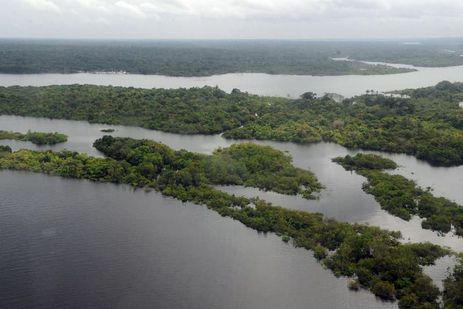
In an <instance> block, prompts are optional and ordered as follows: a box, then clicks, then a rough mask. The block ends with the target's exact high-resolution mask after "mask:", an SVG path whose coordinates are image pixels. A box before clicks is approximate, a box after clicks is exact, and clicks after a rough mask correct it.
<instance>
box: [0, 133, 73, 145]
mask: <svg viewBox="0 0 463 309" xmlns="http://www.w3.org/2000/svg"><path fill="white" fill-rule="evenodd" d="M2 139H11V140H17V141H25V142H26V141H27V142H31V143H33V144H36V145H39V146H42V145H56V144H59V143H64V142H66V141H67V140H68V137H67V135H65V134H62V133H58V132H54V133H45V132H31V131H28V132H27V133H26V134H23V133H19V132H12V131H0V140H2Z"/></svg>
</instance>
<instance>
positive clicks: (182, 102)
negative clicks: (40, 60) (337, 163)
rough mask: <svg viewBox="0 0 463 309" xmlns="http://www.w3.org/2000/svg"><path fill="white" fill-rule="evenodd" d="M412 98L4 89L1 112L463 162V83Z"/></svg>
mask: <svg viewBox="0 0 463 309" xmlns="http://www.w3.org/2000/svg"><path fill="white" fill-rule="evenodd" d="M405 93H406V94H408V95H409V96H410V97H409V98H408V97H392V96H385V95H381V94H376V93H373V92H371V93H370V92H369V93H368V94H366V95H362V96H358V97H354V98H350V99H345V100H344V101H343V102H341V103H337V102H335V101H334V100H332V99H331V98H329V97H328V96H324V97H321V98H317V97H316V96H315V94H313V93H311V92H307V93H305V94H303V95H302V96H301V97H300V98H299V99H287V98H278V97H262V96H256V95H250V94H247V93H243V92H241V91H239V90H238V89H235V90H233V91H232V92H231V93H226V92H224V91H222V90H220V89H218V88H216V87H203V88H191V89H136V88H124V87H110V86H91V85H70V86H46V87H18V86H15V87H0V114H4V115H20V116H33V117H49V118H57V119H71V120H86V121H89V122H98V123H107V124H122V125H133V126H140V127H144V128H148V129H156V130H161V131H166V132H174V133H184V134H198V133H200V134H217V133H223V136H224V137H225V138H234V139H261V140H276V141H289V142H295V143H313V142H320V141H325V142H335V143H338V144H340V145H343V146H345V147H347V148H353V149H356V148H362V149H369V150H379V151H387V152H396V153H406V154H410V155H413V156H415V157H417V158H419V159H422V160H425V161H427V162H429V163H431V164H433V165H437V166H455V165H461V164H463V108H461V107H459V102H460V100H461V98H462V96H463V84H461V83H449V82H441V83H439V84H437V85H436V86H435V87H430V88H424V89H417V90H413V91H406V92H404V94H405Z"/></svg>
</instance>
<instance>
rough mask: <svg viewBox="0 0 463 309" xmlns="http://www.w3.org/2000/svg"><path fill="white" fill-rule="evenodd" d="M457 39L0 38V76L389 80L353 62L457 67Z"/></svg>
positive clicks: (462, 48) (460, 61)
mask: <svg viewBox="0 0 463 309" xmlns="http://www.w3.org/2000/svg"><path fill="white" fill-rule="evenodd" d="M462 54H463V41H462V40H456V39H455V40H430V41H424V42H423V43H422V44H410V43H407V42H340V41H338V42H315V41H253V40H249V41H245V40H241V41H83V40H0V72H1V73H16V74H23V73H24V74H25V73H76V72H99V71H102V72H114V71H117V72H120V71H124V72H128V73H137V74H161V75H169V76H209V75H214V74H225V73H246V72H253V73H268V74H297V75H303V74H308V75H344V74H363V75H369V74H391V73H401V72H406V71H409V70H408V69H403V68H400V69H398V68H393V67H391V66H384V65H370V64H365V63H362V62H358V61H335V60H333V59H332V58H343V57H349V58H350V59H356V60H362V61H378V62H389V63H404V64H412V65H416V66H431V67H432V66H453V65H463V57H461V56H460V55H462Z"/></svg>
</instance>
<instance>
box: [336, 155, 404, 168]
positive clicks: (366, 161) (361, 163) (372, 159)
mask: <svg viewBox="0 0 463 309" xmlns="http://www.w3.org/2000/svg"><path fill="white" fill-rule="evenodd" d="M333 161H334V162H336V163H338V164H340V165H342V167H344V168H345V169H346V170H348V171H353V170H362V169H369V170H387V169H396V168H397V164H396V163H395V162H394V161H392V160H390V159H387V158H383V157H381V156H378V155H375V154H364V153H359V154H356V155H355V157H352V156H350V155H347V156H345V157H337V158H334V159H333Z"/></svg>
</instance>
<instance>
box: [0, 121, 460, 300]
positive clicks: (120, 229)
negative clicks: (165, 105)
mask: <svg viewBox="0 0 463 309" xmlns="http://www.w3.org/2000/svg"><path fill="white" fill-rule="evenodd" d="M103 128H113V129H115V132H114V133H112V134H113V135H115V136H130V137H134V138H149V139H153V140H157V141H161V142H163V143H165V144H167V145H169V146H171V147H173V148H175V149H182V148H183V149H187V150H191V151H196V152H201V153H211V152H212V151H213V150H214V149H216V148H217V147H226V146H228V145H230V144H232V143H234V142H236V141H230V140H225V139H223V138H222V137H221V136H220V135H211V136H207V135H192V136H191V135H181V134H171V133H163V132H159V131H152V130H146V129H142V128H136V127H127V126H110V125H101V124H89V123H87V122H82V121H67V120H50V119H43V118H31V117H16V116H0V130H14V131H20V132H25V131H27V130H28V129H30V130H33V131H45V132H52V131H59V132H63V133H65V134H67V135H69V140H68V142H66V143H63V144H59V145H55V146H46V147H39V146H35V145H33V144H32V143H29V142H13V141H2V142H1V144H8V145H11V146H12V147H13V148H14V149H20V148H30V149H53V150H60V149H64V148H66V149H69V150H75V151H79V152H86V153H88V154H90V155H96V156H99V155H100V154H99V153H98V151H97V150H95V149H94V148H93V147H92V146H91V144H92V142H93V141H94V140H95V139H96V138H98V137H101V136H103V135H104V134H105V133H102V132H101V131H100V130H101V129H103ZM258 143H260V144H266V145H271V146H273V147H276V148H278V149H281V150H284V151H288V152H289V153H290V154H291V155H292V156H293V159H294V164H295V165H297V166H299V167H302V168H308V169H310V170H312V171H313V172H314V173H315V174H316V176H317V177H318V178H319V179H320V181H321V182H322V183H323V184H324V185H325V186H326V189H325V190H324V191H323V192H322V194H321V197H320V199H319V200H315V201H307V200H304V199H302V198H300V197H297V196H285V195H281V194H275V193H270V192H262V191H259V190H256V189H251V188H243V187H222V189H223V190H225V191H228V192H233V193H236V194H243V195H248V196H256V195H259V196H262V197H264V198H266V199H267V200H269V201H271V202H274V203H276V204H278V205H282V206H284V207H288V208H293V209H302V210H307V211H317V212H321V213H323V214H325V215H326V216H328V217H332V218H336V219H338V220H342V221H348V222H360V223H368V224H371V225H377V226H380V227H382V228H387V229H391V230H399V231H401V232H402V234H403V235H404V241H432V242H434V243H438V244H441V245H446V246H449V247H451V248H453V249H456V250H459V251H463V239H462V238H458V237H455V236H451V235H449V236H446V237H441V236H438V235H437V234H436V233H434V232H432V231H429V230H423V229H422V228H421V227H420V221H419V220H418V219H414V220H412V221H411V222H406V221H403V220H401V219H399V218H396V217H394V216H391V215H389V214H388V213H386V212H385V211H383V210H381V208H380V207H379V205H378V204H377V203H376V202H375V200H374V198H373V197H372V196H370V195H368V194H365V193H364V192H363V191H362V189H361V188H362V183H363V182H364V179H363V178H362V177H361V176H358V175H356V174H354V173H351V172H347V171H345V170H344V169H343V168H342V167H340V166H339V165H337V164H334V163H332V162H331V158H333V157H335V156H339V155H345V154H348V153H349V154H353V153H355V151H351V150H348V149H346V148H344V147H342V146H339V145H336V144H331V143H318V144H313V145H296V144H293V143H279V142H269V141H260V142H258ZM382 154H383V155H385V156H387V157H390V158H392V159H394V160H395V161H396V162H398V163H399V164H400V166H401V167H400V168H399V170H398V173H400V174H403V175H405V176H407V177H411V178H413V179H415V180H416V181H417V182H418V183H419V184H420V185H422V186H428V185H429V186H432V187H433V188H434V190H435V194H436V195H441V196H445V197H448V198H450V199H452V200H455V201H457V202H459V203H463V193H462V192H461V190H459V189H458V188H461V186H462V185H463V178H462V177H463V176H462V175H463V169H462V167H453V168H437V167H432V166H430V165H429V164H427V163H425V162H422V161H419V160H416V159H415V158H414V157H411V156H407V155H398V154H386V153H382ZM412 172H413V174H412ZM0 182H1V185H0V205H1V206H2V208H3V209H2V212H1V215H0V226H4V229H3V230H4V234H3V235H2V240H3V243H4V245H5V246H4V248H5V249H4V250H3V251H2V253H0V256H2V257H1V259H3V260H4V261H5V262H4V264H3V265H4V266H3V267H5V268H4V270H3V272H2V273H4V272H5V270H6V273H7V274H8V273H9V271H8V269H15V270H16V269H20V270H21V271H23V272H25V273H24V274H23V276H26V274H27V276H34V278H35V280H37V281H36V282H35V281H34V282H35V283H36V286H33V287H31V289H32V290H18V289H16V288H14V291H15V293H13V292H12V291H9V292H8V293H9V294H10V295H13V296H11V303H9V304H14V302H18V304H20V305H24V303H21V301H31V302H33V303H34V304H35V302H36V301H37V302H44V303H45V304H46V303H47V301H48V302H49V304H55V305H59V307H66V299H69V300H68V301H69V302H70V304H82V305H84V304H83V303H82V302H83V301H94V302H96V303H97V304H98V306H96V307H100V308H101V307H105V306H106V305H108V308H109V307H112V308H114V307H116V308H117V307H118V305H120V307H125V305H126V304H128V302H129V301H130V302H135V304H136V305H137V306H136V307H139V308H143V307H145V306H146V307H149V306H154V307H157V308H187V307H189V308H195V307H196V305H197V306H198V307H199V306H200V304H201V305H204V306H203V308H214V307H221V308H234V307H236V306H238V305H239V306H240V307H242V308H281V307H283V306H284V307H285V308H301V307H304V306H307V304H313V306H314V308H383V307H392V308H395V307H396V304H391V303H383V302H380V301H377V300H375V298H374V297H372V296H371V295H370V294H365V293H364V292H362V293H353V292H349V291H348V290H347V288H346V282H345V280H344V279H336V278H334V277H333V276H332V275H331V274H330V273H329V271H327V270H324V269H323V268H322V267H321V266H320V265H319V264H318V263H316V261H315V260H314V259H313V258H312V257H311V255H310V254H308V253H307V252H306V251H304V250H300V249H295V248H292V247H291V246H288V245H286V244H284V243H283V242H281V240H279V239H278V238H277V237H275V236H273V235H267V236H264V235H261V234H258V233H256V232H254V231H252V230H250V229H247V228H245V227H244V226H242V225H241V224H240V223H237V222H234V221H232V220H229V219H226V218H222V217H220V216H218V215H216V214H214V213H213V212H211V211H209V210H207V209H205V208H202V207H198V206H195V205H191V204H182V203H180V202H178V201H176V200H172V199H166V198H163V197H162V196H161V195H160V194H158V193H155V192H150V193H145V192H143V191H141V190H138V191H135V192H133V191H132V190H130V189H129V188H127V187H126V186H117V185H112V184H94V183H90V182H88V181H75V180H68V179H61V178H58V177H49V176H45V175H35V174H30V173H18V172H9V171H3V172H1V173H0ZM25 193H27V194H25ZM29 225H30V226H29ZM224 248H227V249H224ZM203 263H204V264H203ZM198 264H199V265H198ZM448 265H449V261H448V259H445V260H443V261H442V263H440V264H438V265H437V266H436V267H431V268H429V270H428V273H429V274H430V275H432V276H433V277H434V278H442V277H444V276H445V272H446V267H447V266H448ZM238 269H239V270H238ZM50 270H53V272H52V274H54V276H55V277H53V276H51V275H49V276H46V275H44V274H45V273H46V272H48V271H50ZM71 270H72V271H71ZM73 272H76V273H77V274H73ZM229 272H231V273H229ZM295 273H297V275H294V274H295ZM67 276H69V278H68V277H67ZM80 276H82V277H83V278H88V280H90V278H92V279H91V280H96V282H94V283H92V284H89V282H87V281H85V280H84V279H82V278H81V277H80ZM95 276H96V279H94V278H95ZM282 276H283V278H281V277H282ZM10 277H11V278H10V279H9V280H12V283H9V284H8V286H9V287H10V286H12V287H16V285H15V284H20V283H21V282H22V281H27V280H29V279H28V278H26V277H20V278H19V279H18V281H15V280H14V278H16V276H13V273H11V274H10ZM7 278H9V276H7ZM313 278H317V279H316V280H314V279H313ZM26 279H27V280H26ZM182 280H186V282H182V283H180V282H181V281H182ZM50 285H51V286H50ZM75 286H79V287H81V289H80V290H79V291H78V292H76V291H74V290H73V289H72V287H75ZM124 288H128V289H129V290H128V291H125V292H124V291H122V290H123V289H124ZM302 290H304V291H302ZM149 291H151V293H152V294H150V293H149ZM206 291H207V292H206ZM32 292H33V295H36V297H35V296H34V297H32V298H30V299H29V298H27V297H26V296H27V295H29V294H30V293H32ZM34 293H35V294H34ZM70 293H76V294H75V295H74V294H72V295H71V294H70ZM106 293H107V294H106ZM131 293H134V295H132V294H131ZM110 295H120V296H121V297H122V298H123V299H111V298H110ZM258 295H260V296H258ZM136 296H137V297H136ZM232 296H233V297H232ZM0 297H1V296H0ZM126 298H127V299H126ZM8 299H9V298H8ZM50 299H51V300H50ZM232 299H233V300H232ZM37 304H41V303H37ZM188 304H189V306H188ZM18 307H21V306H18Z"/></svg>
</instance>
